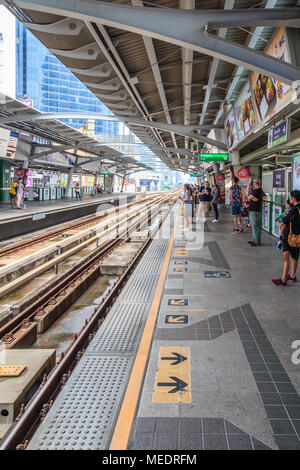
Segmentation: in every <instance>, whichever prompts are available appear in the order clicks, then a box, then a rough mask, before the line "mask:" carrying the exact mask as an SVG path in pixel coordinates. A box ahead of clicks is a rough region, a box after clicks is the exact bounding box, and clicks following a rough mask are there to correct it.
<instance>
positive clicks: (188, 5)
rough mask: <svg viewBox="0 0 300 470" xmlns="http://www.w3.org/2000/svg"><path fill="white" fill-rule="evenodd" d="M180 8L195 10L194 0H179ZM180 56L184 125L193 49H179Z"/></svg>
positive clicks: (187, 115) (187, 118)
mask: <svg viewBox="0 0 300 470" xmlns="http://www.w3.org/2000/svg"><path fill="white" fill-rule="evenodd" d="M179 5H180V8H181V9H183V10H184V9H187V10H195V0H180V2H179ZM181 56H182V64H183V67H182V84H183V103H184V105H183V114H184V121H183V123H184V124H185V125H189V124H190V116H191V91H192V87H191V85H192V73H193V50H192V49H188V48H186V47H184V48H183V49H182V50H181ZM184 140H185V147H186V148H188V144H189V139H188V137H185V139H184Z"/></svg>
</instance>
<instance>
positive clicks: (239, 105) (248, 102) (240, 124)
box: [234, 81, 257, 140]
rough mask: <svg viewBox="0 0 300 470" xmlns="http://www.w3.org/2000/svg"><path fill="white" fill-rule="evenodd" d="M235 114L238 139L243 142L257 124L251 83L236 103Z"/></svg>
mask: <svg viewBox="0 0 300 470" xmlns="http://www.w3.org/2000/svg"><path fill="white" fill-rule="evenodd" d="M234 113H235V117H236V126H237V133H238V139H239V140H242V139H244V138H245V137H247V135H248V134H249V132H250V131H251V129H253V128H254V127H255V126H256V124H257V122H256V116H255V111H254V106H253V100H252V94H251V86H250V81H248V82H247V83H246V85H245V86H244V88H243V89H242V91H241V93H240V94H239V96H238V98H237V100H236V101H235V103H234Z"/></svg>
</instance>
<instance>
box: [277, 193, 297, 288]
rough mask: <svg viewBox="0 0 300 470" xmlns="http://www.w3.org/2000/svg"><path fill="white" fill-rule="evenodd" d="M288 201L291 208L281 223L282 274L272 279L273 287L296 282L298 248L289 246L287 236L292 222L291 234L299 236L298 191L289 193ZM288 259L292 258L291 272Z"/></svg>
mask: <svg viewBox="0 0 300 470" xmlns="http://www.w3.org/2000/svg"><path fill="white" fill-rule="evenodd" d="M290 201H291V204H292V207H291V208H290V210H289V212H288V213H287V214H286V216H284V217H283V219H282V222H283V223H284V224H285V229H284V232H283V237H282V257H283V274H282V277H281V278H280V279H272V282H273V284H275V286H286V285H287V281H293V282H296V271H297V266H298V259H299V250H300V248H297V247H293V246H290V245H289V242H288V236H289V234H290V225H291V222H292V232H293V233H294V234H295V235H299V234H300V191H298V190H297V189H295V190H294V191H292V192H291V196H290ZM290 258H292V271H291V274H289V270H290Z"/></svg>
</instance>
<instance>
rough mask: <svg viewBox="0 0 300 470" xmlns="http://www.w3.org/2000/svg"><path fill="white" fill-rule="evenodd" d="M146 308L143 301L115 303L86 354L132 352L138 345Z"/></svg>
mask: <svg viewBox="0 0 300 470" xmlns="http://www.w3.org/2000/svg"><path fill="white" fill-rule="evenodd" d="M148 308H149V306H148ZM148 308H147V304H145V303H141V304H132V303H130V304H125V303H120V304H119V305H117V306H116V308H115V309H114V312H113V314H112V315H109V316H108V317H107V318H106V320H105V321H104V323H103V325H102V327H101V328H100V329H99V331H98V332H97V334H96V336H95V338H94V339H93V341H92V343H91V344H90V345H89V347H88V348H87V350H86V354H105V353H118V354H122V353H133V352H134V351H135V350H136V348H137V346H138V340H139V337H140V336H141V333H142V327H143V323H144V318H143V317H145V316H146V314H147V312H148Z"/></svg>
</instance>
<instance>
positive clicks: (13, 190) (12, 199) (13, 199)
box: [9, 181, 18, 209]
mask: <svg viewBox="0 0 300 470" xmlns="http://www.w3.org/2000/svg"><path fill="white" fill-rule="evenodd" d="M17 186H18V183H17V182H16V181H15V182H14V183H12V185H11V187H10V191H9V196H10V204H11V208H12V209H13V208H14V204H13V203H14V202H15V206H16V207H17V192H16V189H17Z"/></svg>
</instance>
